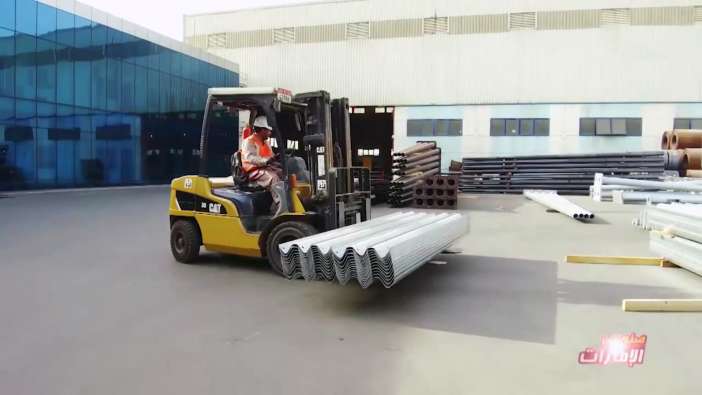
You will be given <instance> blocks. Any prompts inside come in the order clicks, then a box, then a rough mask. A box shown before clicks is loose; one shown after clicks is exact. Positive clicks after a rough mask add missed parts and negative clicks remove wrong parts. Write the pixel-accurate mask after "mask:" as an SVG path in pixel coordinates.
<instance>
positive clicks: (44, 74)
mask: <svg viewBox="0 0 702 395" xmlns="http://www.w3.org/2000/svg"><path fill="white" fill-rule="evenodd" d="M36 59H37V99H41V100H45V101H50V102H55V101H56V44H55V43H54V42H52V41H46V40H41V39H37V57H36Z"/></svg>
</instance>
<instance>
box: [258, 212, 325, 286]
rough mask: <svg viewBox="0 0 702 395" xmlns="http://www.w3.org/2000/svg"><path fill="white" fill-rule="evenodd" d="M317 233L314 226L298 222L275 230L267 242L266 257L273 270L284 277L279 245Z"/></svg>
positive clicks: (281, 225) (285, 224)
mask: <svg viewBox="0 0 702 395" xmlns="http://www.w3.org/2000/svg"><path fill="white" fill-rule="evenodd" d="M315 233H317V229H316V228H315V227H314V226H312V225H310V224H308V223H305V222H297V221H287V222H283V223H282V224H280V225H278V226H276V227H275V228H273V230H272V231H271V233H270V234H269V235H268V239H267V240H266V256H267V257H268V264H269V265H270V266H271V269H273V271H274V272H276V273H278V274H280V275H281V276H282V275H283V264H282V258H281V257H280V250H279V249H278V245H280V244H283V243H287V242H289V241H293V240H297V239H301V238H303V237H307V236H312V235H313V234H315Z"/></svg>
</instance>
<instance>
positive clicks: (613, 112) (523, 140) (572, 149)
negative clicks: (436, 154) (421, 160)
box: [393, 103, 702, 168]
mask: <svg viewBox="0 0 702 395" xmlns="http://www.w3.org/2000/svg"><path fill="white" fill-rule="evenodd" d="M530 117H534V118H549V119H550V134H549V136H548V137H546V136H544V137H541V136H521V137H511V136H504V137H494V136H490V119H491V118H530ZM581 117H613V118H614V117H633V118H642V136H641V137H614V136H601V137H591V136H580V130H579V128H580V118H581ZM444 118H462V119H463V136H462V137H433V138H429V137H408V136H407V120H408V119H444ZM675 118H702V103H699V104H689V103H650V104H553V105H469V106H423V107H396V108H395V122H394V131H393V133H394V148H395V149H396V150H398V149H402V148H406V147H408V146H410V145H412V144H414V142H415V141H416V140H430V139H431V140H437V142H438V143H439V146H440V147H441V148H442V154H443V155H442V159H443V163H442V167H444V168H447V167H448V164H449V162H450V161H451V160H460V159H461V158H463V157H467V156H498V155H536V154H567V153H590V152H593V153H594V152H619V151H639V150H658V149H660V140H661V135H662V133H663V131H665V130H670V129H672V127H673V120H674V119H675Z"/></svg>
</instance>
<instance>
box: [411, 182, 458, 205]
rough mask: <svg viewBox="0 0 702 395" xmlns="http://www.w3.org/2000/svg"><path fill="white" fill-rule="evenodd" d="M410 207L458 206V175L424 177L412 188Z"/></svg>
mask: <svg viewBox="0 0 702 395" xmlns="http://www.w3.org/2000/svg"><path fill="white" fill-rule="evenodd" d="M412 207H416V208H428V209H444V210H445V209H448V210H455V209H457V208H458V176H457V175H440V176H431V177H425V178H424V180H423V183H422V184H420V185H419V186H417V187H416V188H415V189H414V201H413V202H412Z"/></svg>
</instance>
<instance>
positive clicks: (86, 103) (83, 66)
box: [73, 50, 91, 107]
mask: <svg viewBox="0 0 702 395" xmlns="http://www.w3.org/2000/svg"><path fill="white" fill-rule="evenodd" d="M79 51H80V50H77V51H74V52H75V53H79ZM74 59H75V58H74ZM73 72H74V77H73V81H74V86H75V89H74V95H75V103H76V105H77V106H83V107H90V86H91V83H90V80H91V67H90V62H89V61H85V60H76V61H75V62H74V63H73Z"/></svg>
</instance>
